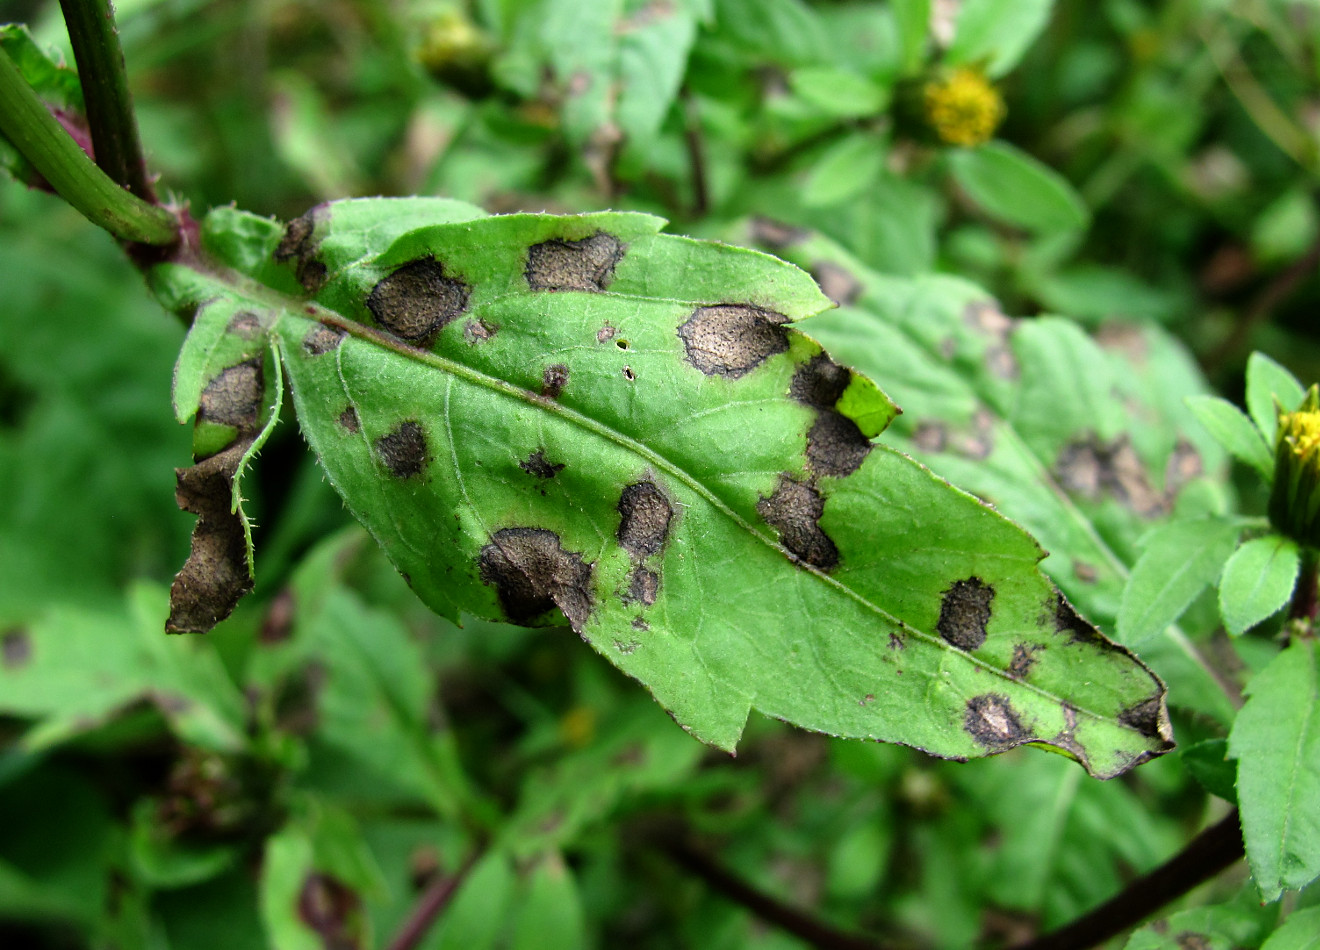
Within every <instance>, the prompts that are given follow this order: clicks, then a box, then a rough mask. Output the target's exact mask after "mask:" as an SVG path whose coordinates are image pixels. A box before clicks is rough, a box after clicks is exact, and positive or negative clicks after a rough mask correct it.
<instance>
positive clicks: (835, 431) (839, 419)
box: [807, 409, 871, 478]
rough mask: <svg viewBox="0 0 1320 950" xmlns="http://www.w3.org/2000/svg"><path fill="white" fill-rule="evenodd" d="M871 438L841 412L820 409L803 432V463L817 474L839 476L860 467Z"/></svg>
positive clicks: (869, 447) (848, 473)
mask: <svg viewBox="0 0 1320 950" xmlns="http://www.w3.org/2000/svg"><path fill="white" fill-rule="evenodd" d="M870 451H871V440H870V439H868V438H867V437H866V436H864V435H862V430H861V429H859V428H857V423H855V422H853V421H852V420H851V419H849V418H848V417H847V416H845V415H843V414H842V413H838V412H835V411H834V410H833V409H829V410H824V411H822V412H821V413H820V415H819V417H818V418H817V419H816V422H815V424H814V425H813V426H812V427H811V431H809V432H808V433H807V464H809V465H810V466H811V469H812V471H814V472H816V473H817V474H820V475H833V476H836V477H838V478H842V477H844V476H845V475H851V474H852V473H853V472H855V471H857V469H858V468H860V467H861V464H862V462H863V461H865V460H866V456H867V454H869V453H870Z"/></svg>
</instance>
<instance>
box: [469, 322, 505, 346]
mask: <svg viewBox="0 0 1320 950" xmlns="http://www.w3.org/2000/svg"><path fill="white" fill-rule="evenodd" d="M498 329H499V327H498V326H491V325H490V324H489V323H487V322H486V321H485V320H469V321H467V322H466V323H464V324H463V339H464V340H466V341H467V342H468V345H469V346H471V345H474V344H477V343H485V342H486V341H487V340H489V339H490V338H491V337H493V336H494V335H495V331H496V330H498Z"/></svg>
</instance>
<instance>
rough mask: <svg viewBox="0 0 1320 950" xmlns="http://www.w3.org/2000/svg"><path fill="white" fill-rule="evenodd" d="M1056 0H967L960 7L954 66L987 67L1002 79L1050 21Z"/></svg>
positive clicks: (951, 51) (950, 54)
mask: <svg viewBox="0 0 1320 950" xmlns="http://www.w3.org/2000/svg"><path fill="white" fill-rule="evenodd" d="M1053 7H1054V0H965V2H964V3H962V4H961V6H960V7H959V8H958V19H957V21H956V26H955V33H954V36H953V43H952V44H951V45H950V46H949V48H948V50H947V51H946V52H945V57H946V59H947V61H948V62H949V63H951V64H955V65H958V64H966V65H984V67H985V71H986V73H987V74H988V75H990V76H1002V75H1003V74H1004V73H1006V72H1008V71H1009V70H1011V69H1012V68H1013V67H1014V66H1016V65H1017V64H1018V61H1019V60H1021V59H1022V56H1023V54H1024V53H1026V51H1027V48H1028V47H1029V46H1031V44H1032V41H1034V40H1035V39H1036V37H1037V36H1039V35H1040V33H1041V31H1042V30H1044V29H1045V26H1046V25H1047V24H1048V23H1049V20H1050V11H1051V10H1052V9H1053Z"/></svg>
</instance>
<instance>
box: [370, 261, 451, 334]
mask: <svg viewBox="0 0 1320 950" xmlns="http://www.w3.org/2000/svg"><path fill="white" fill-rule="evenodd" d="M468 295H469V288H468V285H467V284H465V283H463V281H461V280H459V279H458V278H456V277H446V276H445V269H444V265H443V264H441V263H440V262H439V261H437V260H436V259H435V258H433V257H424V258H422V259H421V260H416V261H412V262H411V263H408V264H404V265H403V266H402V267H400V268H399V269H398V270H396V271H394V273H392V274H390V275H389V276H388V277H385V278H382V279H381V280H380V282H379V283H377V284H376V286H375V287H373V288H372V289H371V294H370V295H369V296H368V297H367V309H368V310H370V311H371V315H372V316H373V317H375V318H376V322H377V323H379V324H380V325H381V326H382V327H384V328H385V329H386V330H389V331H390V332H391V333H393V334H394V335H395V336H397V337H399V338H400V339H401V340H405V341H407V342H408V343H412V344H414V345H416V346H429V345H430V344H431V342H432V341H433V340H434V339H435V337H436V334H438V333H439V332H440V331H441V330H442V329H444V328H445V327H446V326H448V325H449V324H450V323H452V322H453V321H454V320H456V319H458V317H459V316H461V315H462V314H463V313H464V312H465V311H466V310H467V305H468Z"/></svg>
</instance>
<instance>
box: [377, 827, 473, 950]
mask: <svg viewBox="0 0 1320 950" xmlns="http://www.w3.org/2000/svg"><path fill="white" fill-rule="evenodd" d="M482 853H483V851H482V849H481V848H476V849H474V850H473V852H472V853H471V854H470V855H468V858H467V860H466V861H464V862H463V866H462V867H460V868H459V869H458V870H457V871H455V872H454V873H453V874H442V875H439V876H438V877H437V878H436V879H435V880H434V881H432V882H431V884H430V885H429V886H428V887H427V888H426V890H424V891H423V892H422V896H421V897H420V898H418V899H417V903H416V904H414V905H413V909H412V911H411V912H410V913H409V914H408V918H407V919H406V920H405V921H404V922H403V926H402V927H400V928H399V932H398V933H396V934H395V935H394V939H393V940H391V941H390V942H389V944H388V945H387V947H386V950H413V948H414V947H417V946H418V945H419V944H421V942H422V940H423V939H424V938H425V937H426V933H427V931H428V930H430V929H431V925H432V924H434V923H435V920H436V918H437V917H439V916H440V914H441V912H442V911H444V909H445V908H446V907H448V906H449V902H450V901H451V900H453V899H454V894H455V893H456V892H457V891H458V888H459V885H460V884H462V883H463V881H465V880H466V879H467V876H468V873H469V872H470V871H471V870H472V867H473V865H475V864H476V863H477V859H478V858H480V857H481V855H482Z"/></svg>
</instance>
